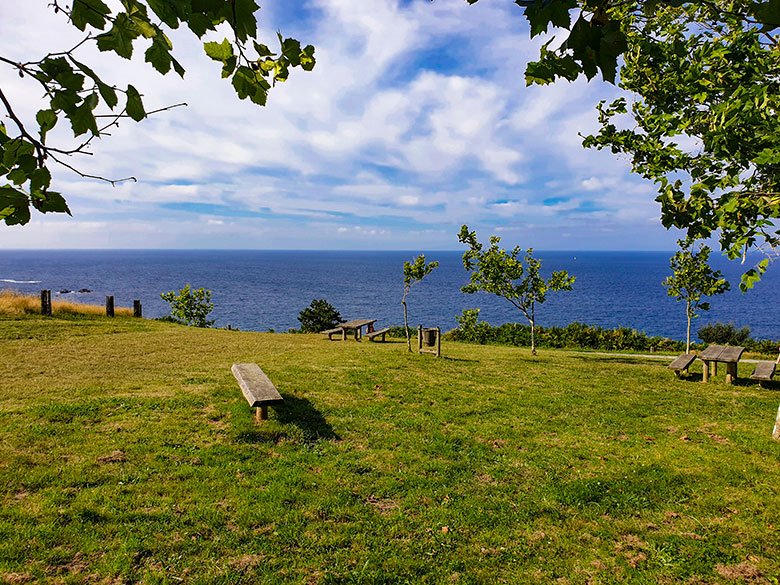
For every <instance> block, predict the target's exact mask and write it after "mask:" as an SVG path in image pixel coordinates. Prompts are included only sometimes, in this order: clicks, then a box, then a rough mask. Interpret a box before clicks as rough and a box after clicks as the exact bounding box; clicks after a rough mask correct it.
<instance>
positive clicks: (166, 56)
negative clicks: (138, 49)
mask: <svg viewBox="0 0 780 585" xmlns="http://www.w3.org/2000/svg"><path fill="white" fill-rule="evenodd" d="M171 48H172V47H171V43H170V41H169V40H168V39H167V37H165V36H164V35H158V36H156V37H155V38H154V40H153V41H152V44H151V45H150V46H149V48H148V49H146V53H145V54H144V56H145V60H146V62H147V63H151V65H152V67H154V68H155V69H157V71H159V72H160V73H162V74H163V75H165V74H166V73H168V72H169V71H170V70H171V64H172V62H173V57H172V56H171Z"/></svg>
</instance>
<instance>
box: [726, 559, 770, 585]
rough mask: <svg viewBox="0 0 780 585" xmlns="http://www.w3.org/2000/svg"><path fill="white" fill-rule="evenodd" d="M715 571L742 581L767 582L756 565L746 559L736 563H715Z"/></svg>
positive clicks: (728, 577)
mask: <svg viewBox="0 0 780 585" xmlns="http://www.w3.org/2000/svg"><path fill="white" fill-rule="evenodd" d="M715 572H716V573H718V575H720V576H721V577H724V578H726V579H731V580H732V581H742V582H743V583H767V580H766V579H764V575H763V574H762V573H761V571H759V570H758V568H757V567H755V566H753V565H751V564H750V563H748V562H747V561H745V562H742V563H739V564H738V565H715Z"/></svg>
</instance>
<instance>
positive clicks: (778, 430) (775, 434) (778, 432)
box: [772, 408, 780, 441]
mask: <svg viewBox="0 0 780 585" xmlns="http://www.w3.org/2000/svg"><path fill="white" fill-rule="evenodd" d="M772 438H773V439H774V440H775V441H780V408H778V409H777V419H775V428H774V430H773V431H772Z"/></svg>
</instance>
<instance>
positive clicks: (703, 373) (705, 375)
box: [701, 360, 710, 382]
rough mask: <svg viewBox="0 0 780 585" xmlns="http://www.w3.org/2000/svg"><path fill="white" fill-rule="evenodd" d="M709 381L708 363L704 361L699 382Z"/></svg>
mask: <svg viewBox="0 0 780 585" xmlns="http://www.w3.org/2000/svg"><path fill="white" fill-rule="evenodd" d="M709 379H710V362H708V361H706V360H705V361H704V367H703V368H702V370H701V381H702V382H708V381H709Z"/></svg>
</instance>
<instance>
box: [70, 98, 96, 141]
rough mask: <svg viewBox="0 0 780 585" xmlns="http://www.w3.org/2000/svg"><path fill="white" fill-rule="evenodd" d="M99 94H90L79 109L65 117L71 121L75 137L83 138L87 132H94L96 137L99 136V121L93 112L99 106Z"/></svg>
mask: <svg viewBox="0 0 780 585" xmlns="http://www.w3.org/2000/svg"><path fill="white" fill-rule="evenodd" d="M97 101H98V100H97V94H94V93H92V94H90V95H89V96H88V97H87V98H86V99H85V100H84V101H83V103H82V104H81V105H80V106H78V107H77V108H75V109H73V110H71V111H69V112H66V113H65V115H66V116H67V117H68V119H69V120H70V125H71V128H72V129H73V134H74V136H81V135H82V134H85V133H87V132H92V134H93V135H94V136H97V135H98V134H99V132H98V127H97V120H95V114H94V113H93V110H94V109H95V106H97Z"/></svg>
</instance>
